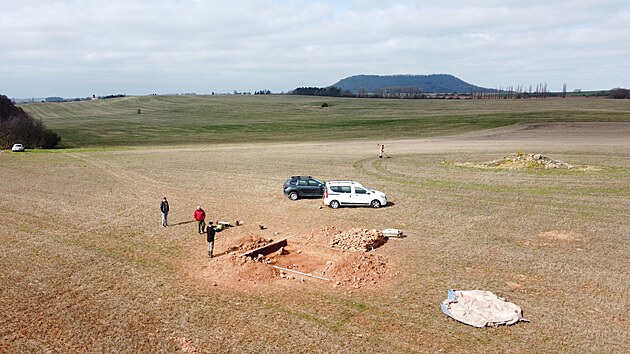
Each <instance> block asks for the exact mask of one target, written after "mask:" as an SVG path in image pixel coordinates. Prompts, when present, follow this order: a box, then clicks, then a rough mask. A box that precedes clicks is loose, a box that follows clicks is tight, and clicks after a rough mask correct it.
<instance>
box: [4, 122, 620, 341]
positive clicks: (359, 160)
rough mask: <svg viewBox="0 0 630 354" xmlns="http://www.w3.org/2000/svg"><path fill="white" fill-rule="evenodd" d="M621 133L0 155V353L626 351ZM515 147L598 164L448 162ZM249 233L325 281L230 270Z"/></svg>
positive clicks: (583, 129) (533, 131)
mask: <svg viewBox="0 0 630 354" xmlns="http://www.w3.org/2000/svg"><path fill="white" fill-rule="evenodd" d="M628 137H630V124H629V123H592V124H591V123H554V124H536V125H519V126H514V127H508V128H501V129H495V130H490V131H484V132H477V133H471V134H466V135H461V136H454V137H446V138H434V139H418V140H391V141H390V140H384V141H374V142H372V141H370V142H338V143H330V142H325V143H303V144H280V143H279V144H232V145H221V146H213V145H208V146H203V147H198V146H195V147H188V148H186V147H176V148H164V147H160V148H155V149H151V148H141V149H129V150H81V149H76V150H74V149H71V150H60V151H55V152H27V153H23V154H13V153H10V152H0V180H1V181H2V182H1V183H0V352H7V353H47V352H51V353H85V352H98V353H101V352H116V353H121V352H129V353H140V352H152V353H153V352H168V353H176V352H183V353H195V352H196V353H206V352H262V353H265V352H274V353H276V352H331V353H340V352H361V353H374V352H427V351H429V352H434V351H442V350H443V351H448V352H489V351H493V352H539V353H542V352H608V353H612V352H623V351H624V350H627V346H628V330H629V329H630V328H629V326H628V304H629V300H630V299H629V295H628V294H629V292H628V290H629V287H630V275H629V273H628V270H627V269H628V254H630V243H629V237H630V219H629V218H628V215H630V139H629V138H628ZM217 138H220V137H217ZM377 143H384V144H385V145H386V149H385V153H386V154H387V157H386V158H383V159H379V158H378V147H377ZM516 151H526V152H532V153H541V154H544V155H545V156H549V157H551V158H554V159H559V160H562V161H566V162H567V163H570V164H571V165H576V166H578V165H584V166H597V167H598V168H597V169H592V170H589V169H582V170H579V171H577V170H576V171H570V170H563V171H550V170H501V169H498V170H487V169H475V168H467V167H460V166H457V165H456V163H461V162H483V161H491V160H494V159H498V158H501V157H503V156H505V155H508V154H510V153H514V152H516ZM297 174H303V175H312V176H315V177H317V178H319V179H322V180H330V179H352V180H357V181H359V182H362V183H363V184H365V185H367V186H369V187H372V188H374V189H378V190H381V191H383V192H385V193H386V194H387V196H388V199H389V201H390V202H391V203H390V205H388V206H387V207H385V208H381V209H371V208H341V209H337V210H333V209H329V208H326V207H324V208H319V206H320V205H321V200H320V199H304V200H298V201H291V200H289V199H288V198H287V197H285V196H284V195H283V194H282V192H281V189H282V183H283V182H284V180H285V179H286V177H288V176H291V175H297ZM163 196H166V197H167V198H168V199H169V201H170V206H171V213H170V214H169V224H170V226H169V227H166V228H163V227H161V225H160V213H159V203H160V199H161V198H162V197H163ZM197 205H201V206H202V207H204V208H205V210H206V212H207V214H208V219H210V220H213V221H216V220H225V221H229V222H234V221H236V220H240V221H242V222H243V225H242V226H236V227H232V228H228V229H226V230H224V231H222V232H220V233H218V234H217V240H216V244H215V252H216V253H217V254H218V257H216V258H212V259H210V258H208V256H207V251H206V242H205V237H204V236H200V235H198V234H197V232H196V227H197V226H196V224H195V223H193V222H191V220H192V214H193V211H194V209H195V207H196V206H197ZM259 224H263V225H264V226H265V229H264V230H260V228H259V227H258V225H259ZM333 227H334V228H336V229H338V230H347V229H350V228H368V229H371V228H376V229H384V228H399V229H402V230H403V231H404V232H405V234H406V235H407V237H406V238H403V239H399V240H398V239H396V240H393V239H390V240H389V241H388V242H386V243H385V244H384V245H382V246H380V247H379V248H377V249H376V250H374V251H372V252H368V253H367V254H366V257H367V258H366V257H363V258H362V257H359V256H356V255H352V254H349V253H347V252H346V253H344V252H341V251H338V250H332V249H330V248H329V238H328V236H327V233H326V230H329V228H333ZM248 235H254V236H256V237H263V238H269V239H274V240H277V239H280V238H284V237H289V240H290V246H289V247H287V250H288V252H289V253H290V254H289V255H288V256H287V257H290V258H286V259H290V262H288V263H287V262H285V263H282V265H283V266H293V265H294V264H295V265H296V267H295V270H298V271H299V270H300V269H303V270H304V271H306V272H309V273H310V272H313V273H314V272H318V273H317V274H320V275H322V274H323V276H324V277H331V279H332V280H331V281H328V282H327V281H323V280H319V279H315V278H310V277H301V276H299V275H297V274H293V275H292V277H290V279H287V278H286V277H285V278H281V277H280V276H279V274H278V272H277V271H274V270H273V269H270V268H269V267H268V266H266V265H264V264H261V263H248V265H246V266H245V265H242V264H240V263H239V261H238V260H235V256H234V255H231V254H230V253H229V251H230V250H234V248H233V247H235V246H237V245H238V243H239V242H242V240H243V237H244V236H248ZM567 235H568V236H567ZM569 236H570V237H569ZM298 251H299V253H298ZM300 262H303V264H302V265H300ZM349 262H350V263H349ZM352 262H355V263H352ZM361 262H362V263H361ZM362 264H364V265H362ZM335 265H338V268H337V270H336V271H335ZM361 267H374V268H373V269H374V270H373V271H370V272H367V274H366V273H365V272H364V273H361V271H360V270H361ZM342 268H343V269H344V272H342V273H343V274H342V275H336V274H339V273H340V272H341V270H342ZM353 269H355V270H356V271H357V273H356V275H353V273H352V271H353ZM375 272H378V274H376V273H375ZM372 273H373V274H372ZM370 275H373V276H372V277H370ZM377 275H378V276H377ZM335 276H338V277H340V278H335ZM353 276H355V277H359V278H361V277H363V278H364V279H369V281H361V279H359V280H357V279H356V278H352V277H353ZM449 288H455V289H461V290H472V289H480V290H489V291H493V292H494V293H496V294H497V295H499V296H502V297H504V298H505V299H506V300H507V301H511V302H514V303H516V304H517V305H519V306H521V307H522V308H523V310H524V312H525V317H526V318H527V319H529V320H530V321H531V322H530V323H519V324H517V325H514V326H511V327H502V328H487V329H477V328H473V327H469V326H466V325H464V324H461V323H458V322H456V321H454V320H452V319H449V318H447V317H446V316H445V315H444V314H442V313H441V311H440V306H439V305H440V302H441V301H442V300H444V299H445V298H446V295H447V290H448V289H449ZM624 348H625V349H624Z"/></svg>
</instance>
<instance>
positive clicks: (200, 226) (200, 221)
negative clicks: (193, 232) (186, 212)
mask: <svg viewBox="0 0 630 354" xmlns="http://www.w3.org/2000/svg"><path fill="white" fill-rule="evenodd" d="M195 220H197V231H199V233H200V234H202V233H204V232H205V230H206V212H205V211H204V210H203V209H201V206H198V207H197V210H195Z"/></svg>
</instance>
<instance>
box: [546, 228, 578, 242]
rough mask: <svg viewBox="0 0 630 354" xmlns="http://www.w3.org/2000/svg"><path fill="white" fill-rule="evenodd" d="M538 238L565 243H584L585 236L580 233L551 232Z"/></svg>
mask: <svg viewBox="0 0 630 354" xmlns="http://www.w3.org/2000/svg"><path fill="white" fill-rule="evenodd" d="M538 237H539V238H540V239H543V240H550V241H564V242H578V241H584V240H585V238H586V237H585V236H584V235H582V234H581V233H579V232H575V231H570V230H569V231H567V230H551V231H545V232H541V233H540V234H538Z"/></svg>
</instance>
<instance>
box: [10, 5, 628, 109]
mask: <svg viewBox="0 0 630 354" xmlns="http://www.w3.org/2000/svg"><path fill="white" fill-rule="evenodd" d="M0 5H1V6H2V9H3V11H2V12H1V13H0V33H1V34H2V36H0V48H2V49H3V50H2V55H0V93H3V94H6V95H9V96H11V97H30V96H49V95H59V96H65V97H75V96H79V97H81V96H89V95H91V94H93V93H94V94H112V93H127V94H148V93H154V92H155V93H173V92H198V93H208V92H212V91H215V92H231V91H232V90H239V91H254V90H259V89H270V90H272V91H276V92H280V91H288V90H291V89H293V88H295V87H297V86H326V85H330V84H332V83H334V82H336V81H337V80H339V79H341V78H343V77H346V76H349V75H354V74H362V73H365V74H431V73H450V74H453V75H456V76H458V77H460V78H462V79H464V80H466V81H468V82H471V83H474V84H477V85H481V86H486V87H499V86H507V85H517V84H522V85H529V84H534V85H536V84H537V83H539V82H546V83H548V85H549V88H550V89H552V90H559V89H561V87H562V83H563V82H567V84H568V86H569V88H570V89H573V88H581V89H608V88H612V87H616V86H624V87H628V86H629V84H630V82H628V80H629V79H628V78H630V69H628V68H627V67H628V65H627V59H626V58H628V57H630V42H628V41H627V38H629V35H630V27H629V26H627V23H630V4H629V3H628V2H627V1H625V0H624V1H616V0H602V1H598V2H593V1H581V0H578V1H566V0H558V1H554V2H551V3H550V2H548V1H538V0H533V1H528V2H518V3H516V2H515V3H514V4H509V5H508V4H506V2H505V1H494V0H479V1H474V2H470V1H460V0H454V1H449V2H444V1H391V0H390V1H385V0H382V1H332V0H329V1H323V0H321V1H315V0H311V1H301V0H276V1H273V0H254V1H242V2H233V3H229V4H225V2H220V1H201V0H182V1H176V0H171V1H144V0H128V1H124V0H108V1H74V0H48V1H39V0H21V1H5V0H0Z"/></svg>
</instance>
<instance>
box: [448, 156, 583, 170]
mask: <svg viewBox="0 0 630 354" xmlns="http://www.w3.org/2000/svg"><path fill="white" fill-rule="evenodd" d="M455 165H456V166H465V167H477V168H507V169H531V168H534V169H535V168H541V169H546V170H550V169H562V170H571V169H574V168H575V167H574V166H572V165H570V164H568V163H566V162H564V161H561V160H554V159H552V158H549V157H547V156H544V155H542V154H533V153H524V152H516V153H513V154H510V155H507V156H505V157H503V158H501V159H498V160H493V161H488V162H479V163H475V162H464V163H455ZM579 169H582V170H584V169H585V167H581V168H579ZM590 169H591V170H594V169H595V168H594V167H592V166H591V168H590Z"/></svg>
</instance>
